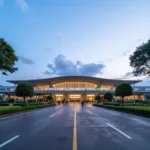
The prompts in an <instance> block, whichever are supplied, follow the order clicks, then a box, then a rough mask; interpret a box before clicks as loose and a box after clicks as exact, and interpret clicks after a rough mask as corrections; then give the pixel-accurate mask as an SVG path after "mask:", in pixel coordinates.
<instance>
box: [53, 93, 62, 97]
mask: <svg viewBox="0 0 150 150" xmlns="http://www.w3.org/2000/svg"><path fill="white" fill-rule="evenodd" d="M55 96H57V97H59V96H61V97H62V96H63V95H62V94H59V95H55Z"/></svg>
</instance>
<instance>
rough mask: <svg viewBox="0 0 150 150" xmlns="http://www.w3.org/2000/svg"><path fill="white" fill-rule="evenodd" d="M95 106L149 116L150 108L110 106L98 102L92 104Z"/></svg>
mask: <svg viewBox="0 0 150 150" xmlns="http://www.w3.org/2000/svg"><path fill="white" fill-rule="evenodd" d="M93 105H94V106H97V107H103V108H109V109H112V110H117V111H122V112H128V113H132V114H136V115H140V116H145V117H150V108H147V109H145V108H146V107H140V108H137V107H127V106H125V107H121V106H111V105H100V104H93Z"/></svg>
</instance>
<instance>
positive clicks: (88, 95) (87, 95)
mask: <svg viewBox="0 0 150 150" xmlns="http://www.w3.org/2000/svg"><path fill="white" fill-rule="evenodd" d="M87 96H95V95H92V94H91V95H90V94H89V95H87Z"/></svg>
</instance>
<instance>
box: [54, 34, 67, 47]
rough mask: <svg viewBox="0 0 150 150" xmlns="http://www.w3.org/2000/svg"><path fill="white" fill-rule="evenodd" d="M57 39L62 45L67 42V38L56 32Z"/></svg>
mask: <svg viewBox="0 0 150 150" xmlns="http://www.w3.org/2000/svg"><path fill="white" fill-rule="evenodd" d="M56 39H57V41H58V43H59V44H60V45H63V44H64V43H65V41H66V39H65V36H64V35H63V34H61V33H60V32H56Z"/></svg>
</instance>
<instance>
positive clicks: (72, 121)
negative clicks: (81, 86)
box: [0, 103, 150, 150]
mask: <svg viewBox="0 0 150 150" xmlns="http://www.w3.org/2000/svg"><path fill="white" fill-rule="evenodd" d="M0 149H1V150H150V119H146V118H142V117H138V116H134V115H128V114H125V113H120V112H115V111H112V110H107V109H104V108H97V107H93V106H92V105H91V104H86V105H84V107H83V108H82V107H81V105H80V104H78V103H76V104H68V105H59V106H56V107H51V108H44V109H41V110H34V111H31V112H27V113H23V114H20V115H15V116H10V117H5V118H1V119H0Z"/></svg>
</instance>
